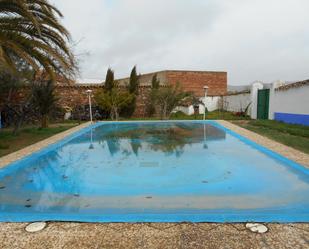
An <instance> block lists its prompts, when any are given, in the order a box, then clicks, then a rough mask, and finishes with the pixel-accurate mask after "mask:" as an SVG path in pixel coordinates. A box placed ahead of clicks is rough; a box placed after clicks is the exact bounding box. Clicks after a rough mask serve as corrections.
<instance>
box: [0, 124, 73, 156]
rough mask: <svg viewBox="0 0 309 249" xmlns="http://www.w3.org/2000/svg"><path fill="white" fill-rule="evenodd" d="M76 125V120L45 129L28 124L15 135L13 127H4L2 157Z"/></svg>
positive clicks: (0, 146) (1, 145)
mask: <svg viewBox="0 0 309 249" xmlns="http://www.w3.org/2000/svg"><path fill="white" fill-rule="evenodd" d="M76 125H78V124H77V123H76V122H75V123H73V122H72V123H65V124H52V125H51V126H50V127H49V128H45V129H40V128H37V127H33V126H28V127H24V128H22V129H20V131H19V132H18V134H17V135H13V133H12V129H2V130H0V157H1V156H5V155H7V154H10V153H12V152H14V151H17V150H20V149H22V148H24V147H27V146H29V145H31V144H34V143H37V142H39V141H41V140H44V139H46V138H48V137H51V136H53V135H55V134H57V133H60V132H63V131H65V130H68V129H70V128H72V127H74V126H76Z"/></svg>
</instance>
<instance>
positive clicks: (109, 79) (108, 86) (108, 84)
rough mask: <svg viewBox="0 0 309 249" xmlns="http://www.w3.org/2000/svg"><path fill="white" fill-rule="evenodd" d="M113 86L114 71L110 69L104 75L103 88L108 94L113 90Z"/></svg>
mask: <svg viewBox="0 0 309 249" xmlns="http://www.w3.org/2000/svg"><path fill="white" fill-rule="evenodd" d="M114 85H115V79H114V71H113V70H112V69H111V68H109V69H108V70H107V73H106V79H105V85H104V88H105V90H106V91H108V92H110V91H111V90H112V89H113V87H114Z"/></svg>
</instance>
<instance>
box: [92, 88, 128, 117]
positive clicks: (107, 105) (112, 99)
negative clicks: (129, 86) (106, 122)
mask: <svg viewBox="0 0 309 249" xmlns="http://www.w3.org/2000/svg"><path fill="white" fill-rule="evenodd" d="M132 99H133V95H132V94H130V93H129V92H127V91H121V90H119V89H118V88H117V87H114V88H113V89H111V90H110V91H105V90H101V91H100V92H98V93H97V94H96V96H95V100H96V102H97V104H98V105H99V106H100V107H101V108H103V109H105V110H108V111H110V117H111V119H112V120H119V113H120V111H121V109H122V108H124V107H125V106H127V105H128V104H129V103H130V102H131V101H132Z"/></svg>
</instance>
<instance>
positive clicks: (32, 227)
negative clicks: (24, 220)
mask: <svg viewBox="0 0 309 249" xmlns="http://www.w3.org/2000/svg"><path fill="white" fill-rule="evenodd" d="M46 225H47V224H46V222H34V223H31V224H29V225H28V226H26V231H27V232H28V233H36V232H40V231H42V230H43V229H44V228H45V227H46Z"/></svg>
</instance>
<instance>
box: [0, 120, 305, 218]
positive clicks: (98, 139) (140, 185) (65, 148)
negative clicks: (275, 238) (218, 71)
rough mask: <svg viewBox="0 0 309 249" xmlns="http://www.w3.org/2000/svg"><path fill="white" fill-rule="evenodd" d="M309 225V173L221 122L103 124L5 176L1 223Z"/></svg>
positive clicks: (0, 173) (1, 176)
mask: <svg viewBox="0 0 309 249" xmlns="http://www.w3.org/2000/svg"><path fill="white" fill-rule="evenodd" d="M37 220H47V221H50V220H57V221H81V222H180V221H191V222H245V221H257V222H309V170H308V169H305V168H304V167H303V166H301V165H299V164H297V163H295V162H293V161H291V160H288V159H286V158H284V157H282V156H280V155H278V154H276V153H274V152H272V151H270V150H268V149H266V148H264V147H262V146H260V145H257V144H255V143H254V142H252V141H250V140H248V139H246V138H244V137H242V136H240V135H238V134H236V133H234V132H232V131H230V130H228V129H226V128H224V127H223V126H221V125H219V124H218V123H216V122H214V121H206V122H203V121H179V122H178V121H175V122H174V121H173V122H172V121H171V122H119V123H117V122H102V123H97V124H94V125H92V126H91V127H88V128H86V129H83V130H81V131H79V132H77V133H75V134H74V135H72V136H70V137H68V138H66V139H64V140H63V141H61V142H59V143H57V144H54V145H51V146H49V147H47V148H45V149H43V150H41V151H39V152H37V153H34V154H32V155H31V156H28V157H26V158H24V159H22V160H20V161H17V162H15V163H14V164H11V165H9V166H8V167H6V168H4V169H0V221H14V222H22V221H28V222H29V221H37Z"/></svg>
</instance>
